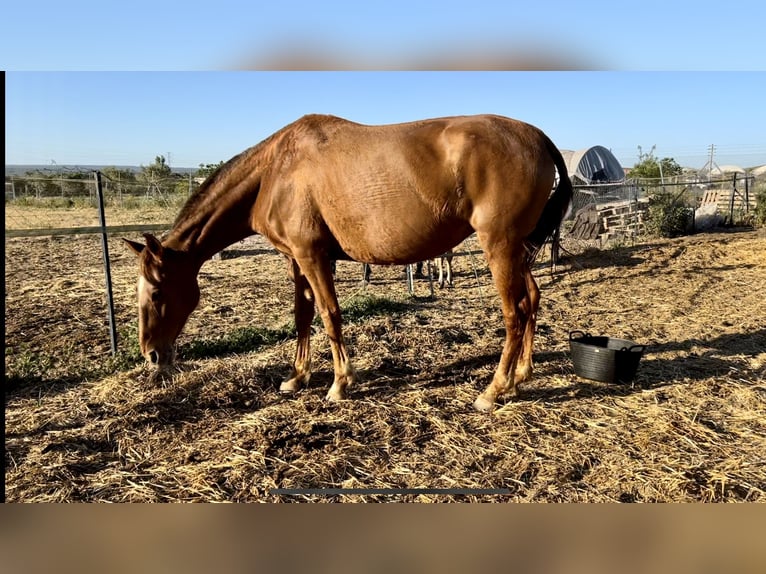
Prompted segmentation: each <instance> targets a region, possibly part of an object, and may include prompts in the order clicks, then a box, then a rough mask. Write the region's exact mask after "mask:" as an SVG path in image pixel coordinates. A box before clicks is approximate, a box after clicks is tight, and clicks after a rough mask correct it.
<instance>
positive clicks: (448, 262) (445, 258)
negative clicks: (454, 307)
mask: <svg viewBox="0 0 766 574" xmlns="http://www.w3.org/2000/svg"><path fill="white" fill-rule="evenodd" d="M438 265H439V289H444V279H445V273H444V271H445V267H446V271H447V273H446V279H447V286H448V287H450V288H451V287H452V250H450V251H448V252H447V253H445V254H444V255H442V256H441V257H439V260H438Z"/></svg>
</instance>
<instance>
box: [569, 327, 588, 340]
mask: <svg viewBox="0 0 766 574" xmlns="http://www.w3.org/2000/svg"><path fill="white" fill-rule="evenodd" d="M578 333H579V334H580V335H581V337H578V339H587V338H589V337H590V335H589V334H588V333H586V332H585V331H580V330H579V329H578V330H574V331H569V340H570V341H572V340H573V339H574V338H575V335H577V334H578Z"/></svg>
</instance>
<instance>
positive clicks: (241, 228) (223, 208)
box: [163, 170, 260, 264]
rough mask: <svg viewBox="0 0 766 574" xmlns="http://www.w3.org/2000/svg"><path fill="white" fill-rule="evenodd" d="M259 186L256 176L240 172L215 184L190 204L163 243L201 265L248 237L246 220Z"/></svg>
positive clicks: (249, 226)
mask: <svg viewBox="0 0 766 574" xmlns="http://www.w3.org/2000/svg"><path fill="white" fill-rule="evenodd" d="M259 184H260V176H258V175H257V174H256V173H254V172H252V171H251V172H247V171H244V170H236V171H234V172H233V173H232V175H230V176H228V177H226V178H224V179H222V180H220V181H218V182H216V184H215V185H214V186H211V187H210V188H209V189H208V190H207V191H206V193H205V194H204V195H203V196H201V197H198V198H192V199H191V200H190V202H189V203H188V204H187V206H185V207H184V209H183V210H182V211H181V215H179V218H178V220H177V221H176V223H175V225H174V226H173V229H172V230H171V231H170V233H169V234H168V235H167V237H166V238H165V240H164V241H163V243H164V244H165V245H166V246H168V247H171V248H173V249H177V250H180V251H186V252H188V253H191V254H192V255H194V256H195V257H196V258H197V259H198V260H199V261H200V264H201V263H202V262H204V261H206V260H208V259H210V258H211V257H213V255H215V254H216V253H218V252H219V251H222V250H223V249H225V248H226V247H228V246H229V245H232V244H233V243H236V242H237V241H241V240H242V239H244V238H245V237H248V236H250V235H252V234H253V233H254V230H253V229H252V227H251V222H250V219H251V212H252V208H253V205H254V204H255V200H256V198H257V196H258V189H259ZM192 201H194V203H193V204H192Z"/></svg>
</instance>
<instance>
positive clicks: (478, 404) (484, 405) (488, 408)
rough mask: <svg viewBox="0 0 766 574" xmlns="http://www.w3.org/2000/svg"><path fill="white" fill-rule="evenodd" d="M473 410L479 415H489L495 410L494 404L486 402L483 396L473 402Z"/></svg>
mask: <svg viewBox="0 0 766 574" xmlns="http://www.w3.org/2000/svg"><path fill="white" fill-rule="evenodd" d="M473 408H475V409H476V410H477V411H479V412H480V413H489V412H492V410H493V409H494V408H495V403H493V402H491V401H488V400H487V399H485V398H484V397H483V396H480V397H479V398H478V399H476V400H475V401H474V403H473Z"/></svg>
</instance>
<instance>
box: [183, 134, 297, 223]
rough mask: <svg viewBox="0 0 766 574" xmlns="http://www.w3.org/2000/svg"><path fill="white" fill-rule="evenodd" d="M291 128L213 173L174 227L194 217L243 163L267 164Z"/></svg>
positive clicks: (231, 160) (240, 155)
mask: <svg viewBox="0 0 766 574" xmlns="http://www.w3.org/2000/svg"><path fill="white" fill-rule="evenodd" d="M289 127H290V126H289V125H288V126H286V127H285V128H282V129H281V130H279V131H277V132H276V133H274V134H272V135H270V136H269V137H267V138H266V139H264V140H263V141H261V142H260V143H257V144H255V145H254V146H252V147H250V148H248V149H246V150H245V151H243V152H241V153H238V154H237V155H235V156H234V157H232V158H231V159H230V160H229V161H227V162H226V163H224V164H223V165H221V166H219V167H218V168H216V169H215V171H213V173H211V174H210V175H209V176H208V177H207V179H205V181H203V182H202V185H200V187H199V189H197V191H195V192H194V193H193V194H192V195H191V196H189V199H187V200H186V203H185V204H184V206H183V207H182V208H181V211H180V212H179V213H178V216H177V217H176V220H175V222H174V223H173V227H174V228H175V227H176V226H178V225H179V224H181V223H182V222H184V221H186V220H187V219H189V218H190V217H192V216H193V215H194V213H195V212H196V211H197V210H198V208H199V206H200V205H202V204H203V203H205V201H206V200H207V198H208V196H210V195H211V194H212V193H216V190H217V189H218V187H219V183H222V182H225V181H226V180H228V179H229V178H230V177H231V176H232V175H233V174H234V173H235V172H236V170H237V169H238V168H239V167H240V165H241V164H242V163H246V162H247V163H253V165H254V167H255V168H256V169H257V168H258V167H260V166H261V165H263V164H264V163H266V162H267V161H268V158H269V157H270V155H271V154H270V153H269V151H270V150H272V149H273V144H274V143H275V142H276V141H277V140H278V139H279V138H280V137H282V135H283V134H284V132H285V131H286V130H287V128H289ZM259 156H260V157H259ZM253 159H255V161H254V162H253V161H251V160H253Z"/></svg>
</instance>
